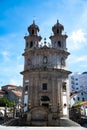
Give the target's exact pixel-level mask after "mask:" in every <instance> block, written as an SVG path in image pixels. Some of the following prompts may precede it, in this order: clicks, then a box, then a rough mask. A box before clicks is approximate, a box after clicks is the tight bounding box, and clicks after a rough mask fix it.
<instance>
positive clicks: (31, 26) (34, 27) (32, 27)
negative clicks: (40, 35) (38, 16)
mask: <svg viewBox="0 0 87 130" xmlns="http://www.w3.org/2000/svg"><path fill="white" fill-rule="evenodd" d="M31 30H37V31H38V32H39V27H38V26H37V25H36V24H35V21H34V20H33V24H31V25H30V26H29V27H28V32H31Z"/></svg>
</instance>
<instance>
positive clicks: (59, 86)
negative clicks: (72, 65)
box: [21, 20, 70, 125]
mask: <svg viewBox="0 0 87 130" xmlns="http://www.w3.org/2000/svg"><path fill="white" fill-rule="evenodd" d="M63 30H64V26H63V25H62V24H60V23H59V21H58V20H57V23H56V24H55V25H54V26H53V27H52V32H53V35H51V36H50V37H49V38H50V41H51V42H50V44H49V43H47V42H46V38H44V43H43V44H42V43H41V39H42V37H41V36H39V34H38V33H39V31H40V30H39V27H38V25H36V24H35V21H33V23H32V24H31V25H30V26H29V27H28V32H29V35H27V36H25V37H24V39H25V50H24V53H23V56H24V71H22V72H21V74H22V75H23V104H24V105H25V107H24V113H26V114H27V121H28V122H32V125H33V122H35V121H36V120H39V121H40V120H43V121H44V120H48V122H49V124H50V121H52V120H55V119H59V118H61V117H62V116H67V117H68V116H69V114H68V110H69V85H68V75H69V74H70V71H69V70H67V62H66V60H67V58H68V56H69V54H70V53H69V52H68V51H67V47H66V39H67V37H68V36H67V35H66V34H63Z"/></svg>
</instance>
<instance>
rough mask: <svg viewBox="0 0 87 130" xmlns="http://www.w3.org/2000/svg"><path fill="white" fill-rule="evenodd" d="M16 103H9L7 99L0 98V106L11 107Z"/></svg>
mask: <svg viewBox="0 0 87 130" xmlns="http://www.w3.org/2000/svg"><path fill="white" fill-rule="evenodd" d="M15 104H16V102H15V101H10V100H8V99H7V98H5V97H3V98H0V106H3V107H4V106H6V105H7V106H8V107H11V106H13V105H15Z"/></svg>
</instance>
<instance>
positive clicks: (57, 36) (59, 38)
mask: <svg viewBox="0 0 87 130" xmlns="http://www.w3.org/2000/svg"><path fill="white" fill-rule="evenodd" d="M63 30H64V27H63V25H62V24H60V23H59V21H58V20H57V23H56V24H55V25H54V26H53V27H52V31H53V36H50V39H51V43H52V47H53V48H57V49H59V50H60V49H62V50H66V38H67V37H68V36H67V35H66V34H65V35H63V34H62V32H63Z"/></svg>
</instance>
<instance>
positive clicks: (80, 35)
mask: <svg viewBox="0 0 87 130" xmlns="http://www.w3.org/2000/svg"><path fill="white" fill-rule="evenodd" d="M85 35H86V33H85V32H84V31H83V30H82V29H79V30H77V31H76V32H72V34H71V36H70V39H71V40H73V42H74V43H82V42H85V41H86V37H85Z"/></svg>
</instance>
